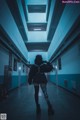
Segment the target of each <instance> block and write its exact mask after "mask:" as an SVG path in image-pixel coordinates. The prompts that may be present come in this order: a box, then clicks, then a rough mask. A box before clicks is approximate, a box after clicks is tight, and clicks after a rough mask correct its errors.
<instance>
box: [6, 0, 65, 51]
mask: <svg viewBox="0 0 80 120" xmlns="http://www.w3.org/2000/svg"><path fill="white" fill-rule="evenodd" d="M6 1H7V4H8V7H9V9H10V11H11V14H12V15H13V17H14V19H15V22H16V24H17V27H18V29H19V31H20V33H21V36H22V38H23V41H24V43H25V45H26V47H27V49H28V51H48V49H49V46H50V43H51V41H52V38H53V36H54V33H55V30H56V28H57V25H58V23H59V20H60V17H61V15H62V12H63V10H64V8H65V4H62V3H61V1H60V0H54V2H53V3H51V2H52V0H6ZM51 4H52V8H51ZM51 9H52V10H51ZM50 10H51V15H50ZM23 15H24V17H23ZM51 16H52V17H51ZM25 22H26V24H25ZM24 24H25V26H24Z"/></svg>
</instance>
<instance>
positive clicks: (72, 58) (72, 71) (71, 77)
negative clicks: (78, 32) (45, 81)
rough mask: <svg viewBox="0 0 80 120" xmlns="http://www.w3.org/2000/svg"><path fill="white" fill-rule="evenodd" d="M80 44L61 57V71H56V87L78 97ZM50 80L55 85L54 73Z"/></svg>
mask: <svg viewBox="0 0 80 120" xmlns="http://www.w3.org/2000/svg"><path fill="white" fill-rule="evenodd" d="M79 46H80V42H78V43H77V44H75V45H74V46H73V47H71V49H70V50H68V51H67V52H66V53H65V54H64V55H63V56H61V70H58V85H59V86H61V87H63V88H65V89H67V90H69V91H71V92H73V93H76V94H77V95H80V49H79ZM49 78H50V80H51V81H52V82H53V83H55V84H56V82H57V81H56V74H55V71H54V72H53V73H51V74H50V76H49Z"/></svg>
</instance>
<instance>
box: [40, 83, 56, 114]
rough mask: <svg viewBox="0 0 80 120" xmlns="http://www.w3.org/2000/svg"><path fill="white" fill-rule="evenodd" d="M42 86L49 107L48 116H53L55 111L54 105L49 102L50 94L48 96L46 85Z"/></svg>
mask: <svg viewBox="0 0 80 120" xmlns="http://www.w3.org/2000/svg"><path fill="white" fill-rule="evenodd" d="M40 86H41V89H42V91H43V94H44V97H45V100H46V102H47V105H48V114H49V115H52V114H54V110H53V108H52V105H51V103H50V101H49V97H48V94H47V87H46V84H40Z"/></svg>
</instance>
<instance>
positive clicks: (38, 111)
mask: <svg viewBox="0 0 80 120" xmlns="http://www.w3.org/2000/svg"><path fill="white" fill-rule="evenodd" d="M36 113H37V115H38V114H41V108H40V105H39V104H38V105H37V108H36Z"/></svg>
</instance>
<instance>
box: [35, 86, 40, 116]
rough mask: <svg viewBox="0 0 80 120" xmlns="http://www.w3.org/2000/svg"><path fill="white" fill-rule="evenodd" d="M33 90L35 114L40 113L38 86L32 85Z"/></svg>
mask: <svg viewBox="0 0 80 120" xmlns="http://www.w3.org/2000/svg"><path fill="white" fill-rule="evenodd" d="M34 89H35V95H34V96H35V102H36V112H37V114H40V113H41V109H40V105H39V97H38V94H39V85H34Z"/></svg>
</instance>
